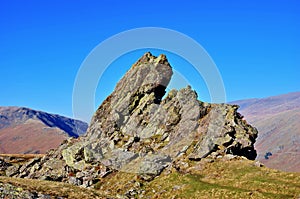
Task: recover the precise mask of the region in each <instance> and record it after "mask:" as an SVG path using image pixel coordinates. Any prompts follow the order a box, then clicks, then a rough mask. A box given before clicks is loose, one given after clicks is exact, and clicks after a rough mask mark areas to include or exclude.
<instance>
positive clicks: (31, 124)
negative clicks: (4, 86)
mask: <svg viewBox="0 0 300 199" xmlns="http://www.w3.org/2000/svg"><path fill="white" fill-rule="evenodd" d="M86 129H87V124H86V123H84V122H81V121H78V120H74V119H70V118H66V117H63V116H59V115H55V114H49V113H46V112H42V111H36V110H32V109H29V108H22V107H0V153H45V152H46V151H47V150H49V149H51V148H52V149H53V148H57V147H58V146H59V144H60V143H61V142H62V141H63V140H65V139H68V138H69V137H70V136H71V137H78V136H79V135H82V134H83V133H85V131H86Z"/></svg>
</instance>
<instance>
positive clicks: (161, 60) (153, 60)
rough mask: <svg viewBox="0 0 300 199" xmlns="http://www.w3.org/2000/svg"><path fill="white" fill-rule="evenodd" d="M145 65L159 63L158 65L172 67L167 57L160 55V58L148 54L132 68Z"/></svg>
mask: <svg viewBox="0 0 300 199" xmlns="http://www.w3.org/2000/svg"><path fill="white" fill-rule="evenodd" d="M145 63H157V64H164V65H167V66H169V67H171V65H170V63H169V62H168V59H167V57H166V55H164V54H160V55H159V56H158V57H156V56H154V55H152V54H151V52H146V53H145V54H144V55H143V56H142V57H141V58H140V59H139V60H138V61H137V62H136V63H134V64H133V65H132V67H133V68H134V67H136V66H139V65H141V64H145Z"/></svg>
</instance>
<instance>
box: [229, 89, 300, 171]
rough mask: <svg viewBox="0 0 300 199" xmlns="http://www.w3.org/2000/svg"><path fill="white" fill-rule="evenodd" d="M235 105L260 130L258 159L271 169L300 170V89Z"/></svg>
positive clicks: (257, 145)
mask: <svg viewBox="0 0 300 199" xmlns="http://www.w3.org/2000/svg"><path fill="white" fill-rule="evenodd" d="M233 104H238V105H240V109H239V110H240V112H241V113H242V114H243V115H244V116H245V118H246V119H247V121H249V122H250V123H251V124H253V125H254V126H255V127H257V129H258V131H259V134H258V138H257V141H256V144H255V147H256V149H257V152H258V157H257V159H258V160H259V161H261V162H263V163H264V164H265V165H266V166H268V167H271V168H276V169H280V170H283V171H296V172H300V92H295V93H289V94H285V95H280V96H274V97H268V98H264V99H250V100H241V101H236V102H233ZM268 153H269V155H268ZM270 153H271V154H272V155H270ZM266 155H267V156H266Z"/></svg>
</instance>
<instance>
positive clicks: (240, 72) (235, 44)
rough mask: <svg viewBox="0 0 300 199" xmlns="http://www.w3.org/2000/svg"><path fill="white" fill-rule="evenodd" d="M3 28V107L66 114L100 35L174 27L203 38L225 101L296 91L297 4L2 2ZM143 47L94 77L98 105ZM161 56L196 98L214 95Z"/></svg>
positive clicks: (178, 62)
mask: <svg viewBox="0 0 300 199" xmlns="http://www.w3.org/2000/svg"><path fill="white" fill-rule="evenodd" d="M0 27H1V32H0V44H1V45H0V58H1V59H0V67H1V78H0V84H1V92H0V105H1V106H8V105H10V106H26V107H31V108H34V109H38V110H44V111H48V112H52V113H58V114H62V115H66V116H72V91H73V84H74V81H75V78H76V74H77V72H78V69H79V68H80V65H81V63H82V62H83V61H84V59H85V58H86V57H87V55H88V54H89V53H90V52H91V51H92V49H93V48H95V47H96V46H97V45H98V44H99V43H100V42H102V41H104V40H105V39H107V38H109V37H111V36H113V35H115V34H117V33H120V32H122V31H126V30H129V29H133V28H141V27H163V28H169V29H173V30H176V31H179V32H181V33H183V34H186V35H188V36H189V37H191V38H193V39H194V40H196V41H197V42H198V43H199V44H201V45H202V46H203V47H204V48H205V50H206V51H207V52H208V53H209V55H210V56H211V57H212V59H213V60H214V62H215V64H216V65H217V67H218V69H219V71H220V74H221V76H222V78H223V81H224V85H225V89H226V95H227V100H228V101H233V100H238V99H245V98H259V97H266V96H272V95H278V94H283V93H288V92H293V91H299V90H300V80H299V66H300V56H299V55H300V50H299V46H300V39H299V35H300V1H297V0H295V1H292V0H287V1H283V0H272V1H271V0H269V1H268V0H265V1H258V0H252V1H250V0H249V1H246V0H245V1H238V0H228V1H225V0H224V1H221V0H212V1H196V0H195V1H185V2H184V1H179V0H178V1H176V0H172V1H168V0H166V1H155V0H152V1H121V0H119V1H116V0H102V1H80V0H78V1H58V0H52V1H37V0H36V1H34V0H27V1H21V0H15V1H9V0H2V1H1V2H0ZM116 48H117V46H116ZM148 50H149V49H148ZM150 50H151V49H150ZM145 51H146V50H138V51H134V52H132V53H129V54H128V55H124V56H121V57H120V58H119V59H118V60H116V61H115V62H114V63H113V64H112V66H111V67H110V68H109V69H108V70H107V71H106V72H105V74H104V76H103V79H101V80H100V82H99V85H98V89H97V92H96V97H95V98H96V106H98V105H99V104H100V103H101V101H102V100H103V99H104V97H105V96H106V95H108V94H109V93H110V92H111V91H112V89H113V88H114V86H115V83H116V82H117V81H118V79H119V78H120V77H121V76H122V74H123V73H124V72H125V71H126V70H128V69H129V67H130V65H131V64H132V63H134V62H135V59H136V58H138V57H139V56H141V55H142V54H143V53H144V52H145ZM153 52H154V54H155V55H158V54H159V53H161V52H160V51H158V50H153ZM163 53H166V54H167V56H168V57H169V61H170V62H171V64H172V65H173V66H174V68H175V69H176V70H178V71H181V70H182V71H185V72H186V73H187V79H188V81H189V82H190V83H191V84H192V87H193V88H194V89H196V90H197V92H198V96H199V99H201V100H204V101H210V98H209V95H208V91H207V89H206V85H205V82H203V80H201V77H199V79H197V78H193V77H190V79H189V74H188V73H189V70H185V69H184V70H183V68H189V67H190V66H188V63H186V62H185V60H183V59H181V58H180V57H178V56H176V55H173V54H171V53H168V52H163ZM116 69H118V70H117V72H116ZM182 73H184V72H182ZM191 73H192V72H191ZM95 108H96V107H95Z"/></svg>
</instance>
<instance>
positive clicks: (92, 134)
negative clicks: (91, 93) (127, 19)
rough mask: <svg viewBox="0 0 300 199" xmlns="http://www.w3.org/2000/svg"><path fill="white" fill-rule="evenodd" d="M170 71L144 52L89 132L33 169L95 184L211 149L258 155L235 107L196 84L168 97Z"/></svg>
mask: <svg viewBox="0 0 300 199" xmlns="http://www.w3.org/2000/svg"><path fill="white" fill-rule="evenodd" d="M171 76H172V68H171V66H170V64H169V63H168V61H167V59H166V57H165V56H164V55H160V56H159V57H155V56H152V55H151V54H150V53H146V54H145V55H144V56H143V57H141V58H140V59H139V60H138V61H137V62H136V63H135V64H134V65H133V66H132V67H131V69H130V70H129V71H128V72H127V73H126V74H125V76H124V77H123V78H122V79H121V80H120V82H119V83H118V84H117V86H116V88H115V90H114V92H113V93H112V94H111V95H110V96H108V97H107V99H106V100H105V101H104V102H103V103H102V104H101V106H100V107H99V108H98V109H97V111H96V112H95V114H94V116H93V118H92V120H91V123H90V126H89V128H88V130H87V133H86V135H85V136H84V137H81V138H79V139H77V140H75V139H71V140H69V141H68V142H66V143H64V144H63V145H62V146H60V148H59V149H57V150H56V151H54V152H53V153H52V154H51V153H49V154H48V155H47V156H46V157H45V158H42V159H41V160H40V163H39V164H38V166H36V170H35V171H34V174H32V175H30V176H31V177H35V178H41V176H49V178H53V176H54V175H57V176H59V178H61V179H62V180H65V181H68V182H70V183H72V184H78V185H84V186H91V185H92V184H94V183H95V182H96V180H97V179H98V178H99V177H105V176H106V175H108V174H109V173H110V172H112V171H116V170H121V171H125V172H134V173H137V174H139V175H142V176H143V177H145V179H148V180H151V179H152V178H153V177H155V176H157V175H159V174H160V173H161V172H162V171H163V170H164V169H165V168H166V167H168V166H170V165H172V164H173V163H174V162H176V164H178V162H179V163H180V161H182V163H184V161H183V160H184V159H185V160H187V159H189V160H192V161H198V160H200V159H202V158H205V157H207V156H209V155H210V154H211V153H214V156H218V155H225V154H232V155H239V156H244V157H246V158H249V159H254V158H255V157H256V151H255V149H254V146H253V145H254V142H255V139H256V137H257V130H256V129H255V128H253V127H252V126H250V125H248V124H247V123H246V121H245V120H243V118H242V116H241V115H240V114H239V113H238V112H237V109H238V107H237V106H234V105H228V104H209V103H204V102H201V101H199V100H198V99H197V93H196V92H195V91H193V90H192V89H191V87H190V86H188V87H187V88H183V89H181V90H171V91H170V92H169V93H168V94H167V95H166V97H165V98H164V99H163V96H164V94H165V89H166V87H167V85H168V83H169V81H170V79H171ZM55 164H56V165H55ZM186 164H187V163H186ZM186 164H182V165H186ZM187 166H188V164H187ZM50 167H52V169H50ZM31 168H32V166H27V167H26V168H24V171H26V169H27V172H29V173H30V172H32V171H31V170H30V169H31ZM53 168H55V169H53ZM90 171H92V172H90ZM12 172H13V171H12ZM70 173H71V174H72V175H70ZM44 174H47V175H44ZM70 176H71V177H70ZM74 176H75V177H74ZM59 178H56V179H55V180H59Z"/></svg>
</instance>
